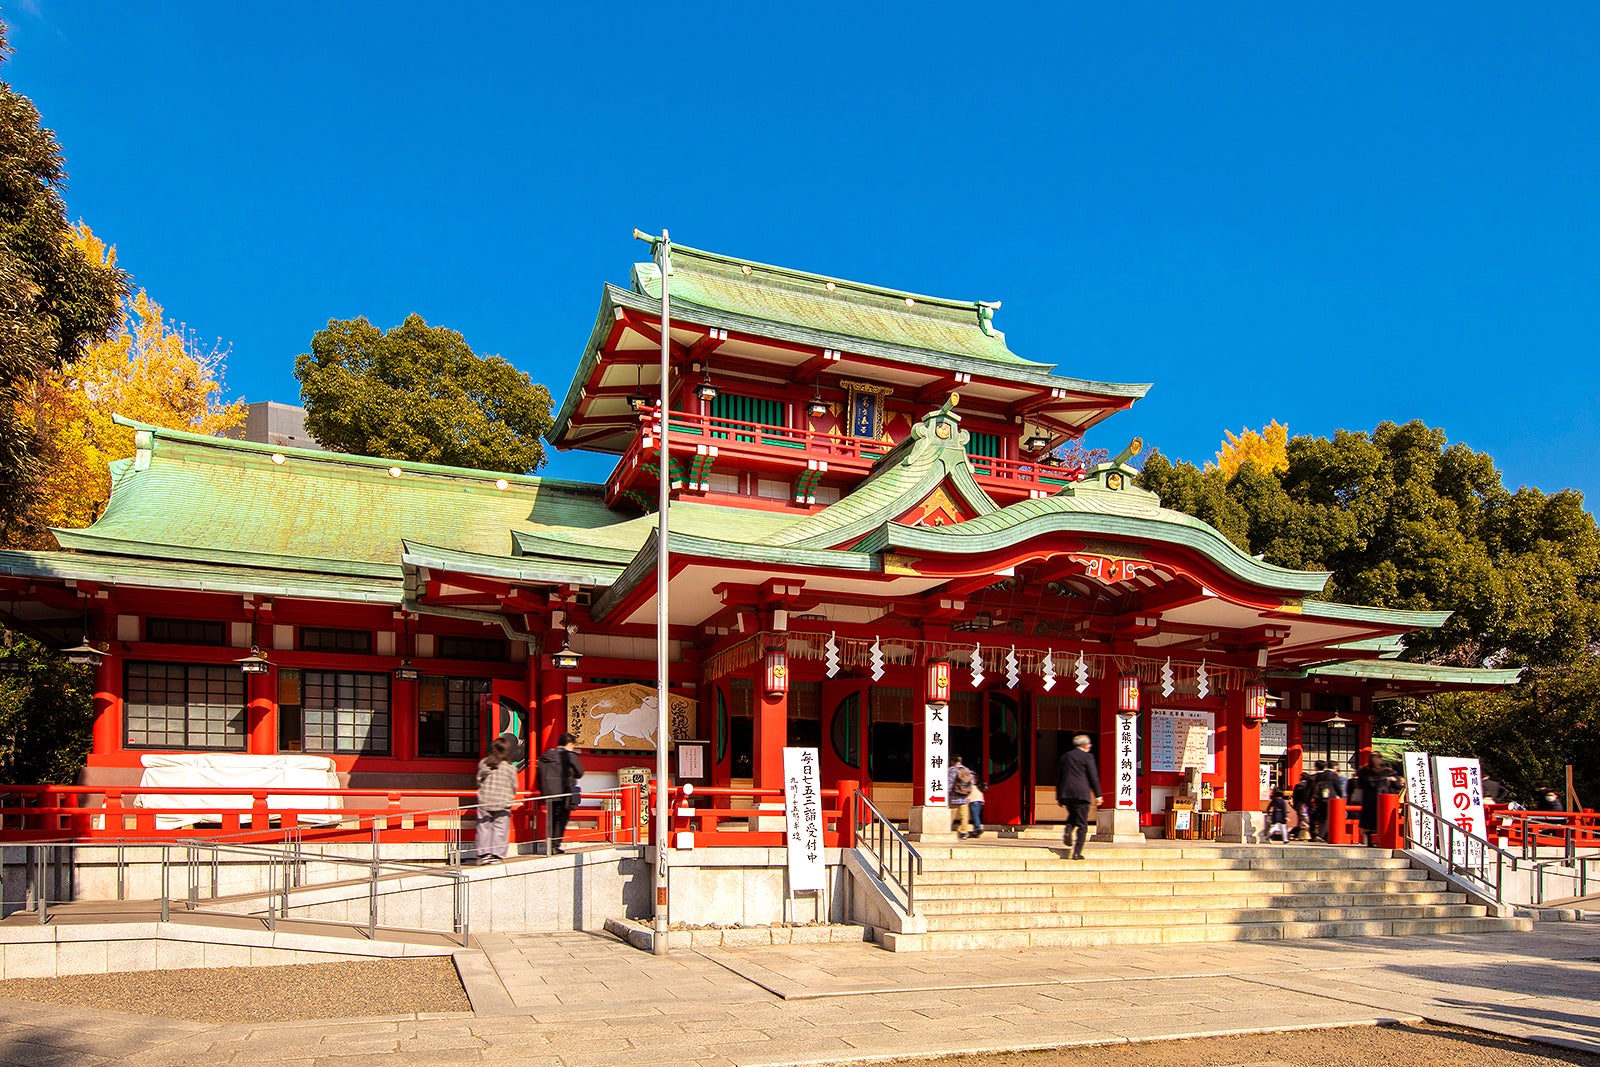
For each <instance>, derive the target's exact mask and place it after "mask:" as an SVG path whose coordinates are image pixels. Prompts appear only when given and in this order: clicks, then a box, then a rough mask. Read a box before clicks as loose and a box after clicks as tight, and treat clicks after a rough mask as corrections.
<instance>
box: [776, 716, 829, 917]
mask: <svg viewBox="0 0 1600 1067" xmlns="http://www.w3.org/2000/svg"><path fill="white" fill-rule="evenodd" d="M817 767H818V762H817V750H816V749H814V748H786V749H784V750H783V805H784V808H785V813H786V814H787V815H788V817H789V819H788V828H789V832H788V834H787V835H785V836H786V839H787V840H786V842H785V843H786V844H787V845H788V846H789V892H791V893H799V892H802V891H804V890H807V889H821V888H822V886H823V883H824V881H825V880H826V871H825V870H824V856H823V848H822V788H821V782H820V781H819V780H818V778H817Z"/></svg>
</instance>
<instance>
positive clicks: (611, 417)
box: [547, 244, 1150, 453]
mask: <svg viewBox="0 0 1600 1067" xmlns="http://www.w3.org/2000/svg"><path fill="white" fill-rule="evenodd" d="M671 259H672V275H671V279H672V284H671V298H672V309H673V310H672V327H673V331H672V332H673V341H674V344H675V345H678V346H680V348H679V350H678V352H677V353H676V354H675V355H674V360H675V364H676V366H677V370H676V371H675V372H674V373H675V374H684V373H687V365H688V363H690V362H693V361H694V359H695V358H698V357H692V356H690V355H687V354H686V353H688V352H689V349H690V346H691V345H692V344H694V343H695V341H696V340H697V338H704V337H705V336H706V335H707V334H708V333H710V332H712V331H717V332H724V331H725V332H724V333H723V340H722V341H721V344H720V345H718V346H716V347H715V348H714V351H716V352H717V353H719V354H717V355H711V356H709V357H707V358H709V359H710V360H711V361H712V362H716V361H718V360H719V359H724V360H725V359H726V357H727V356H728V355H733V356H736V357H741V358H743V359H744V360H745V361H746V362H747V365H755V364H765V365H766V366H767V367H768V369H769V370H770V378H771V379H772V380H774V381H795V380H802V381H811V382H815V381H820V380H821V379H822V378H823V376H824V374H825V375H826V377H827V378H828V379H831V380H835V381H836V380H839V379H845V378H858V379H859V378H866V379H870V380H873V381H877V382H879V383H880V384H886V385H890V386H891V387H893V388H894V389H895V390H896V394H897V395H900V396H912V395H921V394H923V393H925V391H926V390H928V389H930V388H932V389H937V388H941V387H942V386H943V385H945V384H952V383H958V382H959V383H961V385H960V391H961V395H962V397H963V405H962V410H963V411H965V412H967V413H968V414H973V413H978V412H980V411H982V412H983V413H987V414H988V415H990V416H991V417H998V418H1003V419H1005V420H1006V421H1008V422H1009V421H1011V417H1012V415H1014V414H1022V415H1025V416H1026V417H1027V418H1028V419H1030V420H1031V423H1032V424H1035V425H1038V426H1045V427H1049V428H1050V429H1051V432H1053V433H1059V434H1062V435H1066V436H1077V435H1080V434H1081V433H1082V432H1083V431H1084V430H1086V429H1088V428H1089V427H1090V426H1093V425H1095V424H1096V423H1098V422H1100V421H1102V420H1104V419H1106V418H1109V417H1110V416H1111V415H1112V414H1114V413H1115V412H1118V411H1122V410H1124V409H1126V408H1127V407H1128V406H1129V405H1131V404H1132V403H1133V402H1135V401H1136V400H1138V399H1139V398H1140V397H1142V396H1144V395H1145V393H1147V392H1148V391H1149V389H1150V386H1149V385H1148V384H1138V383H1135V384H1129V383H1121V382H1102V381H1094V380H1090V379H1086V378H1073V377H1067V376H1064V375H1059V374H1056V373H1055V366H1054V365H1053V364H1050V363H1043V362H1039V361H1037V360H1031V359H1026V358H1024V357H1022V356H1019V355H1017V354H1016V353H1014V352H1012V351H1011V350H1010V348H1008V347H1007V345H1006V338H1005V335H1004V334H1003V333H1001V332H1000V331H999V330H997V329H995V328H994V323H993V319H994V312H995V309H997V308H998V307H999V306H1000V305H999V304H998V303H988V302H984V301H960V300H949V299H946V298H943V297H933V296H924V295H921V294H917V293H908V292H905V291H903V290H898V289H887V288H883V287H881V286H873V285H866V284H863V283H861V282H853V281H848V280H846V279H842V278H830V277H827V276H825V275H821V274H810V273H807V272H805V271H798V270H792V269H790V268H787V267H775V266H771V265H769V264H765V263H757V262H755V261H753V260H742V259H736V258H734V257H731V256H723V255H719V254H717V253H713V252H705V251H702V250H700V249H695V248H688V247H686V246H684V245H676V244H675V245H673V246H672V257H671ZM747 272H748V273H747ZM660 300H661V272H660V269H659V268H658V267H657V265H656V264H655V263H639V264H635V265H634V268H633V276H632V287H631V288H630V289H621V288H618V287H616V286H613V285H607V286H605V288H604V290H603V293H602V298H601V304H600V309H599V313H598V315H597V317H596V320H595V326H594V329H593V331H592V332H591V334H590V337H589V341H588V344H587V345H586V346H585V349H584V354H583V356H582V358H581V359H580V360H579V362H578V367H577V370H576V372H575V373H574V375H573V378H572V382H571V384H570V385H569V387H568V389H567V392H566V395H565V397H564V398H563V399H562V401H561V403H560V404H559V406H558V408H557V410H556V412H555V414H554V416H553V419H552V425H551V428H550V431H549V433H548V435H547V436H548V437H549V439H550V441H551V442H552V443H553V444H555V445H556V447H558V448H572V447H579V448H585V449H591V450H594V451H600V452H616V453H620V452H622V451H623V450H624V449H625V448H626V447H627V444H628V442H630V441H631V440H632V438H633V433H634V431H636V429H637V419H636V418H634V417H632V415H631V412H630V411H629V409H628V408H627V402H626V395H625V394H626V393H628V392H643V393H645V394H646V395H653V393H654V391H655V390H658V389H659V376H658V372H657V371H656V370H655V366H654V362H653V361H644V362H641V361H640V359H639V358H638V357H639V353H640V352H644V351H648V350H649V349H651V348H652V347H653V346H654V345H658V344H659V339H654V340H652V337H653V336H654V334H653V329H654V322H655V321H656V316H657V315H658V312H659V308H660ZM641 324H644V325H641ZM619 335H620V336H619ZM828 351H831V352H833V353H836V359H837V361H836V362H833V363H831V364H829V366H828V367H827V368H826V370H825V371H815V372H811V376H810V377H801V378H798V379H797V378H796V372H797V370H799V368H800V367H801V366H802V365H803V364H805V363H806V361H807V360H808V359H809V358H810V357H814V356H820V355H821V354H822V353H824V352H828ZM613 364H618V365H617V366H613ZM624 387H629V388H624ZM618 390H621V392H619V391H618ZM597 431H599V432H597Z"/></svg>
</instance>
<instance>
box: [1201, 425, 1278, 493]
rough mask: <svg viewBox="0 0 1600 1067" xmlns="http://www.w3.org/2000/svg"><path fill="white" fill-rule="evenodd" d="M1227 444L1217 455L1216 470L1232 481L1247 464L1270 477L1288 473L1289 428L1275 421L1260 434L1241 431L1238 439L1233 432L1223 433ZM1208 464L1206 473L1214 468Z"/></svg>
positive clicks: (1260, 431) (1247, 430) (1264, 427)
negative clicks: (1252, 465)
mask: <svg viewBox="0 0 1600 1067" xmlns="http://www.w3.org/2000/svg"><path fill="white" fill-rule="evenodd" d="M1222 433H1223V436H1225V437H1226V438H1227V440H1225V441H1223V442H1222V450H1221V451H1219V452H1218V453H1217V462H1216V467H1217V469H1218V470H1220V471H1222V473H1223V474H1224V475H1225V476H1227V477H1229V478H1232V477H1233V476H1234V475H1235V474H1238V473H1239V468H1240V467H1242V466H1244V465H1245V464H1246V463H1254V464H1255V465H1256V466H1258V467H1260V468H1261V469H1262V471H1264V472H1265V473H1268V474H1282V473H1283V472H1284V471H1286V470H1288V469H1289V427H1288V426H1287V425H1285V424H1283V423H1280V422H1279V421H1278V420H1277V419H1273V420H1272V422H1271V423H1269V424H1268V425H1266V426H1263V427H1262V428H1261V429H1260V430H1259V431H1256V430H1249V429H1246V430H1242V431H1240V432H1239V434H1238V435H1237V436H1235V435H1234V433H1233V431H1232V430H1223V431H1222ZM1211 466H1212V465H1211V464H1209V463H1207V464H1206V469H1208V470H1209V469H1210V468H1211Z"/></svg>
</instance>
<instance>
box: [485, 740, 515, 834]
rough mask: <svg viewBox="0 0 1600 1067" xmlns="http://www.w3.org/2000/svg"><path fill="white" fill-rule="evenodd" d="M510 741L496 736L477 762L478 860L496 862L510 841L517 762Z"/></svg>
mask: <svg viewBox="0 0 1600 1067" xmlns="http://www.w3.org/2000/svg"><path fill="white" fill-rule="evenodd" d="M510 755H511V742H510V741H508V740H507V739H506V738H504V737H497V738H495V739H494V741H493V742H492V743H491V744H490V745H489V754H488V755H487V756H485V757H483V759H481V760H480V761H478V835H477V854H478V862H479V863H480V864H483V863H499V862H501V861H502V860H504V859H505V858H506V850H507V847H508V846H509V844H510V841H511V805H512V804H514V803H516V799H517V765H516V764H515V763H512V762H511V760H510V759H509V758H508V757H509V756H510Z"/></svg>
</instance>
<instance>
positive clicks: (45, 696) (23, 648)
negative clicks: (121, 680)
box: [0, 631, 94, 785]
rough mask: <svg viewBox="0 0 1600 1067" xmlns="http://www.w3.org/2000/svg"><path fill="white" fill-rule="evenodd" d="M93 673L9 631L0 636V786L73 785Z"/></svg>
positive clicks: (87, 726) (90, 718)
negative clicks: (10, 784)
mask: <svg viewBox="0 0 1600 1067" xmlns="http://www.w3.org/2000/svg"><path fill="white" fill-rule="evenodd" d="M92 683H93V672H92V671H91V670H90V669H89V668H88V667H74V666H72V665H71V664H69V663H67V661H66V660H64V659H62V658H61V656H59V655H58V654H56V653H55V652H52V651H50V650H49V649H46V648H45V647H43V646H42V645H40V644H39V643H38V642H36V641H34V640H33V639H31V638H29V637H25V636H23V635H22V634H19V633H16V632H14V631H5V632H4V633H3V634H0V782H13V783H17V784H40V783H54V784H58V785H70V784H71V783H73V782H75V781H77V779H78V772H79V771H80V770H82V769H83V764H84V760H85V759H86V757H87V756H88V753H89V735H90V733H91V731H92V730H93V728H94V701H93V694H92V692H91V686H92Z"/></svg>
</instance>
